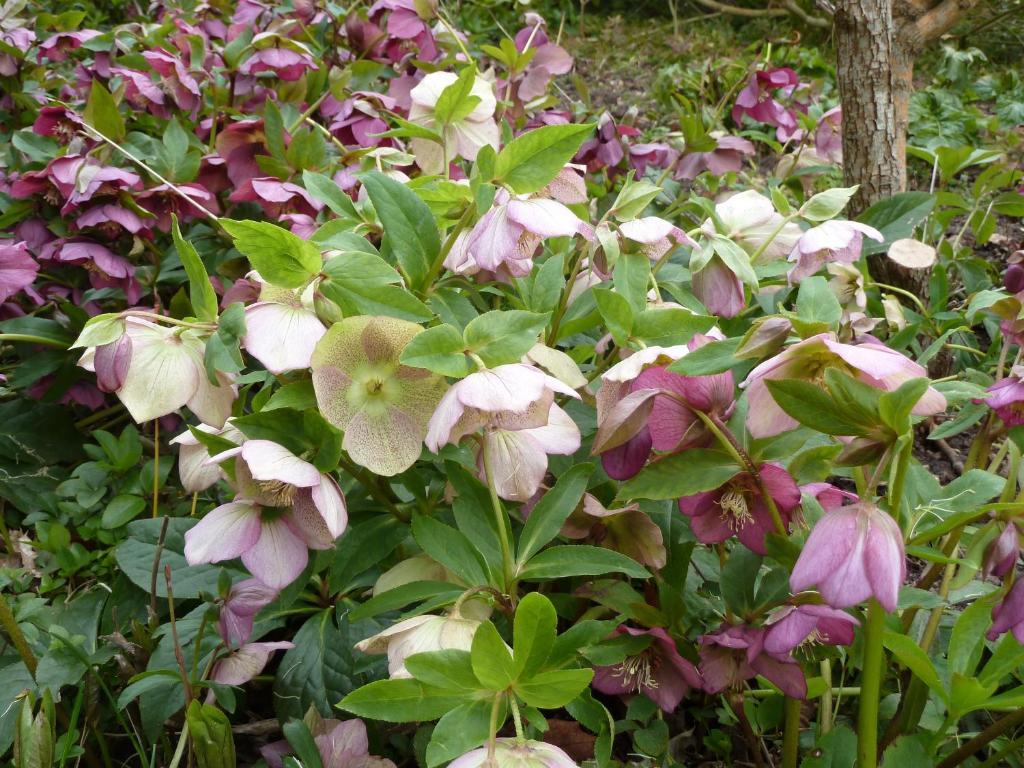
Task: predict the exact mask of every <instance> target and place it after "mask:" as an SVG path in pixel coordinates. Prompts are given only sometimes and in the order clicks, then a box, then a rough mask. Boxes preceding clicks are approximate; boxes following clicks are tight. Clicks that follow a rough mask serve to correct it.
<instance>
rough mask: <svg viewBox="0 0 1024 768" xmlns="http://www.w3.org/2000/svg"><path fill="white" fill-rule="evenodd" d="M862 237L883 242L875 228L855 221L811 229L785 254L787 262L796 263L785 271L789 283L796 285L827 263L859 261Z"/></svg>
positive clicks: (832, 222) (826, 223) (839, 222)
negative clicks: (787, 255)
mask: <svg viewBox="0 0 1024 768" xmlns="http://www.w3.org/2000/svg"><path fill="white" fill-rule="evenodd" d="M864 235H867V236H868V237H870V238H871V239H872V240H877V241H878V242H880V243H881V242H883V241H884V240H885V236H884V235H883V234H882V233H881V232H879V231H878V230H877V229H875V228H874V227H870V226H868V225H867V224H861V223H860V222H859V221H826V222H823V223H821V224H819V225H818V226H816V227H811V228H810V229H808V230H807V231H806V232H804V233H803V234H802V235H801V236H800V239H799V240H797V242H796V245H795V246H794V247H793V251H792V253H790V254H789V260H790V261H791V262H796V263H795V264H794V265H793V268H792V269H790V270H789V282H790V283H799V282H800V281H801V280H803V279H804V278H807V277H810V276H811V275H813V274H816V273H817V272H818V270H820V269H821V268H822V267H823V266H825V264H828V263H832V262H835V263H838V264H853V263H854V262H855V261H857V259H859V258H860V251H861V242H862V241H863V239H864Z"/></svg>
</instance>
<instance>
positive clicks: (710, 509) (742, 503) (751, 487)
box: [679, 463, 800, 555]
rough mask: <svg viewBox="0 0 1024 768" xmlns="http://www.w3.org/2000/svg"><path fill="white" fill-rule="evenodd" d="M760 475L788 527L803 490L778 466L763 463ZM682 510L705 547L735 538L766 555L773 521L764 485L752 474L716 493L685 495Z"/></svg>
mask: <svg viewBox="0 0 1024 768" xmlns="http://www.w3.org/2000/svg"><path fill="white" fill-rule="evenodd" d="M758 475H759V476H760V478H761V483H763V484H764V487H765V490H767V492H768V494H769V495H770V496H771V498H772V501H774V502H775V507H776V508H777V509H778V511H779V516H780V517H781V518H782V522H783V524H784V525H786V526H787V528H788V526H789V523H790V521H791V518H792V515H793V512H794V511H795V510H796V508H797V507H798V506H799V504H800V488H799V487H797V484H796V481H795V480H794V479H793V477H792V475H790V474H789V472H787V471H786V470H785V469H784V468H783V467H781V466H779V465H778V464H771V463H766V464H762V465H761V466H760V467H758ZM679 511H680V512H682V513H683V514H684V515H686V516H687V517H689V518H690V525H691V527H692V528H693V533H694V535H695V536H696V537H697V541H699V542H701V543H702V544H718V543H720V542H723V541H727V540H729V539H731V538H732V537H733V536H735V537H736V538H738V539H739V540H740V541H741V542H742V543H743V545H744V546H746V547H747V548H748V549H750V550H752V551H754V552H757V553H758V554H759V555H764V554H766V553H767V549H766V548H765V536H767V534H769V533H771V532H772V531H773V530H774V521H773V520H772V515H771V512H770V511H769V509H768V505H767V504H766V503H765V498H764V495H763V491H762V490H761V485H760V484H759V483H758V482H757V480H756V479H755V478H754V476H753V475H752V474H751V473H750V472H740V473H739V474H737V475H735V476H734V477H733V478H731V479H730V480H728V481H727V482H726V483H724V484H723V485H722V486H721V487H719V488H716V489H715V490H713V491H705V492H704V493H698V494H695V495H693V496H684V497H683V498H681V499H679Z"/></svg>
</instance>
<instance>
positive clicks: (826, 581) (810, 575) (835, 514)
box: [789, 502, 907, 611]
mask: <svg viewBox="0 0 1024 768" xmlns="http://www.w3.org/2000/svg"><path fill="white" fill-rule="evenodd" d="M906 576H907V558H906V555H905V554H904V550H903V534H902V533H901V532H900V527H899V525H897V523H896V521H895V520H893V519H892V517H891V516H890V515H889V514H888V513H887V512H883V511H882V510H881V509H879V508H878V507H876V506H875V505H874V504H869V503H866V502H861V503H859V504H852V505H850V506H846V507H838V508H834V509H831V510H828V511H827V512H826V513H825V515H824V516H823V517H822V518H821V519H820V520H819V521H818V522H817V524H816V525H815V526H814V528H813V529H812V530H811V535H810V536H808V537H807V542H806V543H805V544H804V548H803V551H801V552H800V557H799V558H798V559H797V561H796V565H795V566H794V568H793V573H792V575H791V576H790V578H789V586H790V588H791V589H792V590H793V591H794V592H801V591H803V590H805V589H809V588H810V587H812V586H817V587H818V591H819V592H820V593H821V596H822V597H823V598H824V599H825V602H826V603H828V604H829V605H831V606H832V607H833V608H850V607H851V606H854V605H857V604H858V603H862V602H864V601H865V600H867V599H868V598H869V597H874V598H875V599H876V600H878V602H879V603H881V604H882V607H883V608H885V610H887V611H895V610H896V601H897V598H898V596H899V591H900V585H901V584H902V583H903V580H904V579H905V578H906Z"/></svg>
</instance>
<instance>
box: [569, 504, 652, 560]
mask: <svg viewBox="0 0 1024 768" xmlns="http://www.w3.org/2000/svg"><path fill="white" fill-rule="evenodd" d="M562 535H563V536H565V537H566V538H567V539H575V540H581V539H586V540H588V541H590V542H593V543H594V544H596V545H597V546H599V547H604V548H605V549H612V550H615V551H616V552H621V553H622V554H624V555H627V556H629V557H632V558H633V559H634V560H636V561H637V562H638V563H643V564H644V565H648V566H650V567H651V568H664V567H665V563H666V562H667V561H668V553H667V552H666V550H665V540H664V536H663V534H662V532H661V528H660V527H658V524H657V523H656V522H654V521H653V520H652V519H651V518H650V516H648V515H647V513H646V512H644V511H643V510H641V509H640V505H639V504H630V505H628V506H625V507H615V508H613V509H607V508H606V507H605V506H604V505H603V504H602V503H601V502H600V501H598V500H597V499H596V498H595V497H594V496H592V495H591V494H589V493H586V494H584V495H583V503H582V504H581V505H580V506H579V507H578V508H577V509H576V510H574V511H573V513H572V514H571V515H570V516H569V519H568V520H566V522H565V524H564V525H563V526H562Z"/></svg>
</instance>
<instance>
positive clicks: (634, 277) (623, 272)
mask: <svg viewBox="0 0 1024 768" xmlns="http://www.w3.org/2000/svg"><path fill="white" fill-rule="evenodd" d="M613 275H614V277H613V279H614V282H615V292H616V293H618V294H619V295H620V296H622V297H623V298H624V299H626V301H627V302H629V306H630V308H632V310H633V313H634V314H637V315H638V314H640V313H641V312H643V311H644V310H645V309H646V308H647V289H648V287H649V286H650V282H651V260H650V259H649V258H647V256H646V255H645V254H643V253H624V254H622V256H620V257H619V259H618V261H616V262H615V271H614V273H613Z"/></svg>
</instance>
